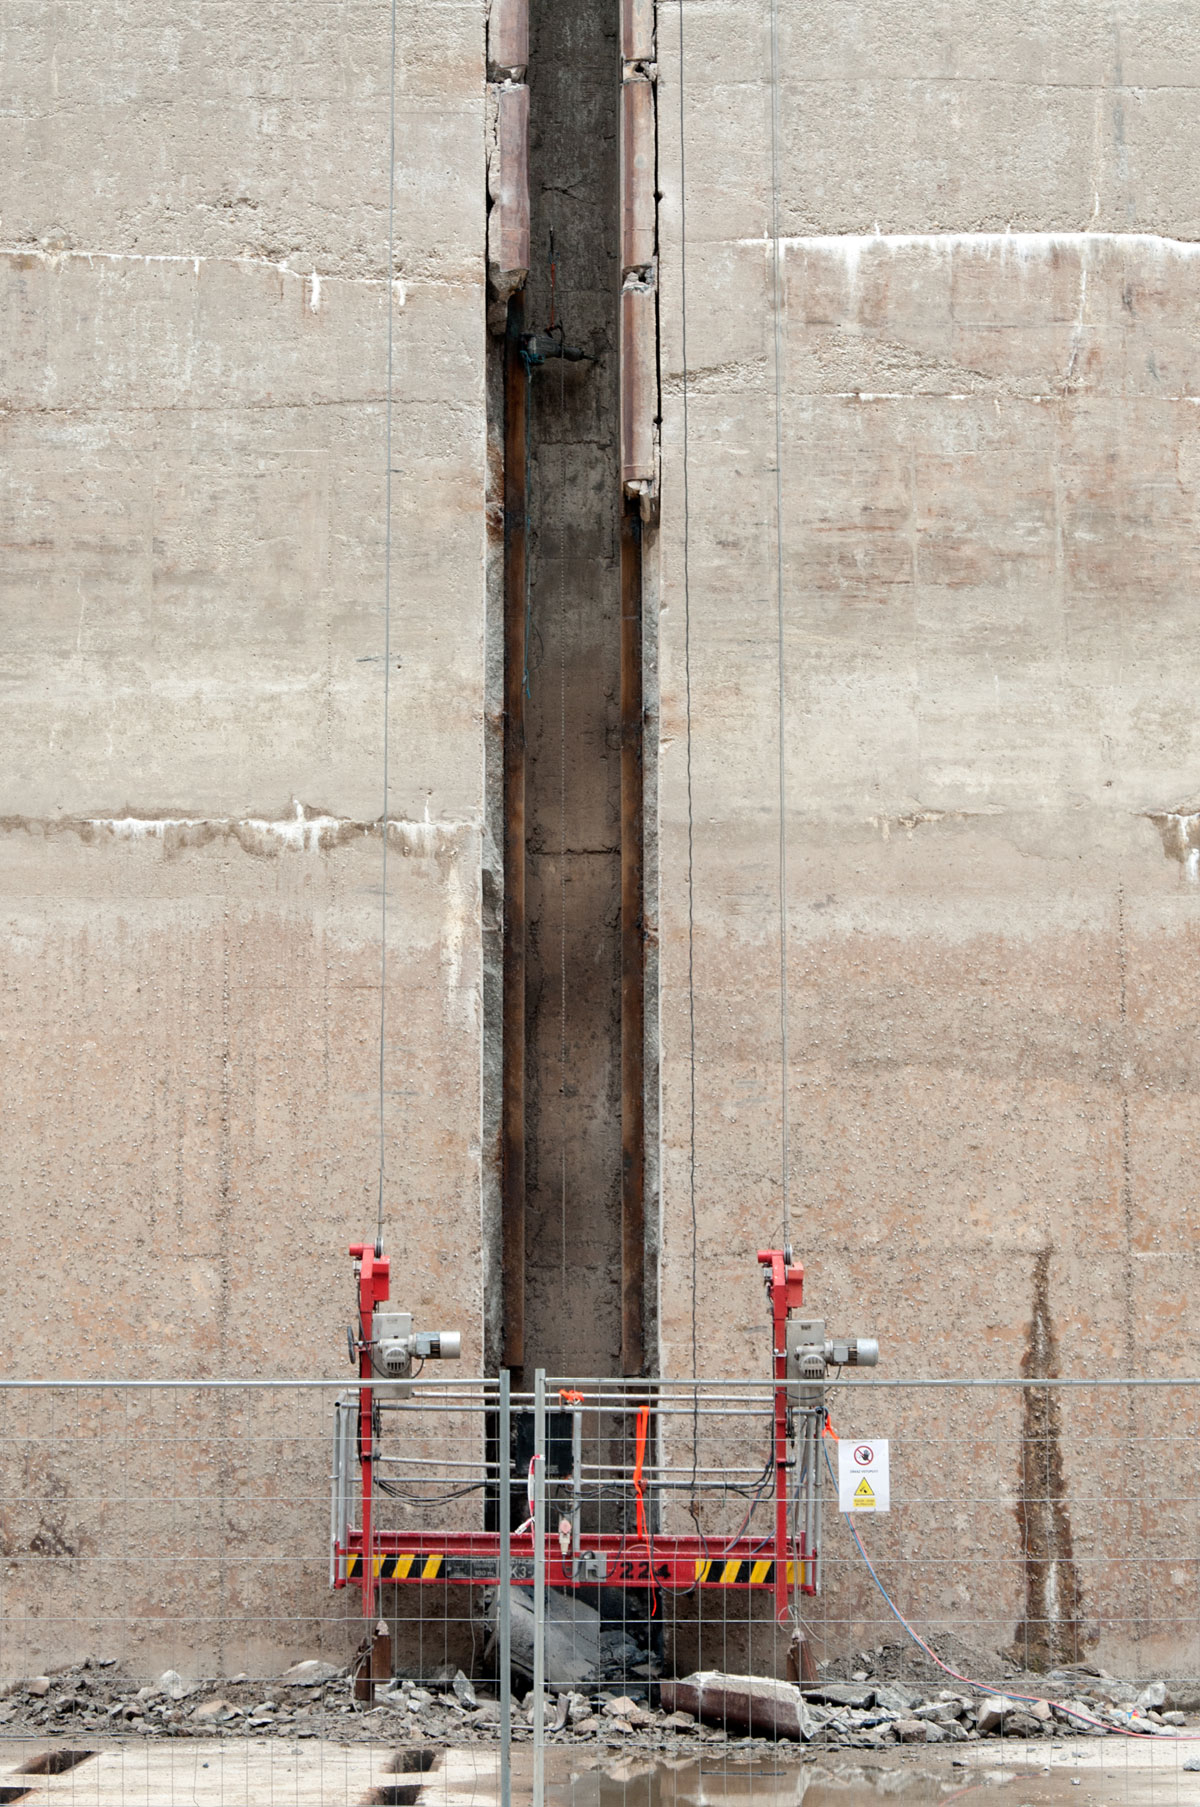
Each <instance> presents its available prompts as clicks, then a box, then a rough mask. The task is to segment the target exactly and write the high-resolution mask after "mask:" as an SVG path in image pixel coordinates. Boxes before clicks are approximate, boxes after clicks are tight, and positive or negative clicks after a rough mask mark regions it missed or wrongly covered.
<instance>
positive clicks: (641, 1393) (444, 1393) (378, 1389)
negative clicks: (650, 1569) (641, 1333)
mask: <svg viewBox="0 0 1200 1807" xmlns="http://www.w3.org/2000/svg"><path fill="white" fill-rule="evenodd" d="M432 1384H433V1385H434V1386H436V1387H437V1389H438V1390H437V1391H436V1392H429V1393H425V1392H423V1391H422V1382H421V1381H419V1380H416V1381H395V1380H384V1379H373V1380H369V1381H361V1382H360V1381H358V1380H323V1379H322V1380H2V1379H0V1393H20V1392H39V1391H41V1392H59V1393H96V1392H107V1393H120V1392H133V1391H137V1392H193V1393H196V1392H221V1391H229V1392H322V1391H324V1392H329V1391H334V1392H338V1393H344V1394H346V1395H348V1396H350V1397H356V1396H357V1395H358V1393H359V1392H360V1391H361V1390H363V1389H364V1388H365V1389H366V1390H368V1391H371V1392H374V1393H378V1394H380V1395H381V1397H382V1398H383V1399H384V1400H385V1401H386V1398H387V1395H388V1393H389V1392H390V1391H392V1390H393V1389H394V1388H396V1387H398V1386H403V1387H404V1388H405V1389H406V1391H407V1392H409V1393H411V1396H412V1404H413V1405H414V1406H418V1405H419V1406H421V1407H422V1408H423V1409H428V1408H429V1407H430V1406H438V1407H441V1408H443V1409H446V1410H466V1409H468V1408H469V1407H471V1406H472V1405H473V1404H476V1403H477V1402H478V1399H479V1397H480V1395H486V1394H490V1393H493V1392H497V1391H498V1390H499V1385H500V1383H499V1381H498V1380H496V1379H493V1378H489V1377H485V1378H482V1379H479V1380H474V1381H463V1382H461V1383H459V1384H460V1385H461V1387H462V1391H461V1392H455V1391H451V1390H449V1387H450V1386H452V1385H453V1384H454V1383H449V1385H448V1383H447V1382H445V1381H437V1382H434V1383H432ZM546 1384H547V1388H549V1387H550V1386H551V1385H552V1384H553V1385H555V1386H557V1385H559V1384H560V1383H559V1382H558V1381H557V1380H555V1381H554V1382H553V1383H551V1382H550V1381H547V1383H546ZM561 1384H562V1385H563V1386H566V1385H568V1384H571V1385H573V1386H575V1387H580V1386H585V1387H594V1388H596V1389H597V1391H596V1392H595V1393H594V1394H593V1395H590V1396H588V1397H586V1398H585V1400H584V1404H585V1405H591V1406H594V1407H595V1408H597V1409H611V1410H617V1409H622V1410H625V1409H629V1408H631V1407H633V1406H635V1405H649V1406H651V1407H652V1408H654V1409H655V1410H657V1411H658V1412H660V1414H661V1413H664V1412H665V1413H670V1414H671V1415H677V1416H678V1415H683V1414H681V1412H680V1408H679V1405H678V1402H676V1404H675V1406H674V1410H673V1411H672V1407H671V1405H670V1404H669V1403H668V1404H664V1402H663V1401H662V1400H661V1399H658V1400H656V1399H655V1398H653V1397H652V1396H651V1395H652V1392H653V1391H654V1390H662V1391H663V1392H668V1393H672V1392H673V1393H677V1394H678V1393H683V1394H684V1395H691V1394H692V1393H697V1394H700V1395H705V1394H706V1393H707V1392H708V1390H709V1389H710V1388H711V1389H713V1390H714V1391H718V1390H720V1391H725V1390H730V1391H732V1390H733V1389H735V1388H745V1389H753V1390H755V1391H756V1392H757V1393H758V1394H759V1395H760V1397H761V1399H762V1400H766V1399H768V1398H769V1397H770V1395H771V1394H772V1392H773V1391H774V1388H773V1386H772V1385H771V1383H770V1382H769V1381H764V1380H746V1381H741V1380H715V1381H704V1380H700V1381H691V1380H641V1381H638V1382H637V1384H636V1387H630V1388H629V1391H628V1392H622V1391H621V1384H622V1383H621V1382H620V1381H617V1380H611V1381H610V1380H608V1379H599V1380H597V1379H589V1380H584V1381H573V1382H570V1383H568V1382H567V1381H565V1380H564V1381H562V1382H561ZM785 1384H787V1385H789V1386H801V1385H810V1386H811V1385H813V1384H814V1383H812V1382H808V1383H805V1382H799V1381H790V1382H787V1383H785ZM815 1384H818V1385H820V1386H822V1387H823V1388H824V1389H825V1390H827V1391H830V1392H832V1391H833V1390H834V1388H838V1389H840V1390H841V1391H843V1392H844V1391H849V1390H852V1391H863V1390H869V1391H871V1392H881V1391H894V1390H895V1389H897V1388H908V1389H913V1388H924V1387H941V1388H948V1389H967V1388H980V1387H1200V1375H1194V1374H1185V1375H1162V1376H1160V1375H1096V1376H1090V1375H1083V1376H1074V1375H1053V1374H1051V1375H1046V1374H1030V1375H1018V1374H1007V1375H995V1376H991V1375H989V1376H973V1377H970V1378H965V1379H964V1378H956V1379H949V1380H947V1379H940V1378H930V1377H927V1376H922V1377H917V1378H904V1377H896V1378H888V1379H884V1378H880V1379H877V1380H875V1379H873V1380H848V1379H837V1378H833V1379H829V1380H826V1381H824V1382H820V1383H815ZM600 1389H608V1390H607V1391H601V1390H600ZM512 1399H513V1404H514V1406H517V1405H522V1406H523V1405H524V1404H525V1403H526V1402H527V1401H528V1402H529V1403H532V1400H533V1395H532V1394H531V1393H530V1394H525V1393H514V1394H513V1396H512ZM406 1403H408V1402H407V1401H406ZM726 1403H727V1404H728V1406H729V1408H730V1409H733V1407H734V1406H735V1405H737V1406H740V1405H744V1404H745V1403H746V1401H745V1400H744V1399H743V1398H738V1399H731V1400H729V1401H728V1402H726ZM751 1403H753V1401H751ZM710 1405H711V1399H710ZM552 1409H553V1410H559V1409H560V1408H559V1407H558V1406H553V1407H552Z"/></svg>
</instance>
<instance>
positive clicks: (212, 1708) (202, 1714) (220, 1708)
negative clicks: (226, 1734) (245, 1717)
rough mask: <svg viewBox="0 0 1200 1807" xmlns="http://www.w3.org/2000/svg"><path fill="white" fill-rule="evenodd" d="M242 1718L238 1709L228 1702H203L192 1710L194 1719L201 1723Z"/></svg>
mask: <svg viewBox="0 0 1200 1807" xmlns="http://www.w3.org/2000/svg"><path fill="white" fill-rule="evenodd" d="M238 1717H240V1715H239V1713H238V1709H237V1708H236V1707H235V1706H233V1705H231V1703H230V1702H229V1701H227V1700H221V1699H219V1698H218V1699H215V1700H202V1701H201V1702H200V1704H199V1706H195V1707H193V1708H192V1718H193V1719H199V1720H201V1721H208V1720H217V1721H218V1722H219V1721H220V1720H222V1719H234V1718H238Z"/></svg>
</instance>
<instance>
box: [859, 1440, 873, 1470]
mask: <svg viewBox="0 0 1200 1807" xmlns="http://www.w3.org/2000/svg"><path fill="white" fill-rule="evenodd" d="M854 1460H855V1461H856V1462H857V1463H858V1466H859V1467H860V1468H869V1467H870V1466H871V1464H872V1462H873V1461H874V1460H875V1451H874V1450H873V1449H872V1448H871V1445H870V1444H869V1443H860V1444H859V1446H858V1448H857V1449H856V1450H855V1452H854Z"/></svg>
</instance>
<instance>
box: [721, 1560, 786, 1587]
mask: <svg viewBox="0 0 1200 1807" xmlns="http://www.w3.org/2000/svg"><path fill="white" fill-rule="evenodd" d="M811 1566H812V1565H811V1563H807V1562H802V1563H800V1565H799V1568H800V1576H799V1580H800V1585H801V1586H802V1587H803V1586H805V1585H806V1584H807V1583H808V1582H809V1581H810V1580H811V1576H810V1574H809V1569H810V1568H811ZM796 1567H797V1565H796V1564H795V1563H794V1562H789V1563H788V1565H787V1580H788V1586H789V1587H793V1586H795V1583H796V1579H797V1577H796ZM696 1580H697V1581H698V1583H699V1584H700V1586H701V1587H769V1586H770V1585H771V1584H772V1582H773V1581H774V1580H775V1563H774V1562H773V1561H772V1560H770V1559H769V1558H760V1559H759V1560H757V1561H754V1562H738V1561H736V1560H735V1561H732V1562H722V1561H721V1560H720V1558H717V1559H716V1560H715V1561H711V1562H705V1561H697V1563H696Z"/></svg>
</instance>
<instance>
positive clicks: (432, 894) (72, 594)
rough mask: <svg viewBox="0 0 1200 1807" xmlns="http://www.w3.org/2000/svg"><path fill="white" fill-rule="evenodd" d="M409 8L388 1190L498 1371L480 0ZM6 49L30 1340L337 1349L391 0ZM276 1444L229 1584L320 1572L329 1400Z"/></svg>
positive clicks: (7, 1205)
mask: <svg viewBox="0 0 1200 1807" xmlns="http://www.w3.org/2000/svg"><path fill="white" fill-rule="evenodd" d="M399 32H400V42H399V45H398V84H397V136H396V142H397V161H398V170H397V185H396V228H397V245H396V274H397V281H396V284H395V288H394V292H393V297H392V299H393V303H394V322H395V369H394V395H395V400H396V406H395V422H394V434H393V466H394V473H395V474H394V478H393V520H392V603H393V623H392V645H393V650H394V654H395V665H394V669H393V671H392V674H391V689H392V740H391V758H392V766H391V797H390V812H391V816H392V819H393V824H394V826H393V828H392V831H391V832H392V857H391V860H390V866H389V884H390V888H391V897H392V901H391V914H390V918H389V920H390V925H391V935H390V965H389V1017H388V1038H387V1061H386V1074H387V1077H386V1086H387V1097H386V1110H385V1119H386V1129H387V1136H388V1145H389V1166H390V1184H389V1187H388V1195H387V1221H386V1232H385V1233H386V1237H387V1240H388V1242H389V1244H390V1246H391V1247H392V1249H393V1252H395V1253H397V1254H402V1260H401V1262H400V1264H399V1287H400V1288H402V1289H403V1297H404V1302H405V1304H406V1305H411V1308H412V1309H413V1311H414V1312H415V1313H418V1314H420V1315H421V1317H422V1318H423V1319H424V1321H425V1322H427V1323H428V1322H429V1321H430V1320H431V1319H433V1318H434V1317H436V1319H437V1320H438V1321H439V1322H445V1323H447V1324H453V1325H455V1326H458V1327H460V1328H461V1329H462V1331H463V1344H464V1359H465V1363H466V1365H467V1366H468V1367H469V1368H470V1369H472V1370H474V1369H476V1368H477V1365H478V1362H479V1360H480V1348H481V1339H480V1320H481V1293H482V1283H481V1272H480V1161H481V1153H482V1151H481V1148H480V1141H479V1091H480V1077H479V1074H480V1004H479V992H480V953H479V946H480V937H479V866H480V820H481V785H482V728H481V714H482V685H483V666H482V645H483V612H484V597H483V532H484V522H483V508H482V501H483V493H484V452H485V434H484V418H483V416H484V400H483V398H484V388H483V364H484V307H485V297H484V271H483V256H484V235H485V226H484V213H485V205H486V195H485V182H484V174H483V172H484V154H485V144H484V107H483V88H482V83H483V75H484V67H483V53H484V30H483V14H482V8H481V7H480V6H479V5H477V4H464V5H459V4H442V5H435V6H432V7H426V8H420V9H416V8H405V7H402V8H400V9H399ZM3 55H4V60H5V66H6V69H7V71H8V79H9V87H10V96H11V98H10V104H9V107H8V109H7V111H6V116H5V124H4V128H3V149H2V152H0V169H2V171H3V175H2V176H0V184H2V189H3V192H2V197H0V212H2V217H3V238H4V248H3V250H2V251H0V289H2V291H3V302H2V305H3V310H4V317H5V319H6V321H7V322H8V330H7V333H6V341H5V354H4V359H3V391H2V406H3V415H2V418H0V432H2V434H3V446H4V453H3V492H2V500H0V520H2V522H3V533H2V538H3V541H4V555H3V620H4V646H3V654H2V659H3V667H2V672H3V691H2V696H3V709H2V711H0V716H2V726H0V773H2V778H0V848H2V856H0V888H2V891H3V915H2V920H3V928H4V933H3V938H2V940H3V949H2V959H3V971H4V980H3V983H4V989H5V999H6V1010H5V1014H4V1023H3V1029H2V1038H3V1039H2V1044H0V1062H2V1072H3V1093H4V1098H5V1107H6V1108H5V1160H4V1173H3V1180H2V1182H0V1185H2V1187H3V1196H2V1202H0V1210H2V1212H3V1219H4V1224H5V1236H4V1242H3V1250H2V1254H0V1273H2V1275H3V1282H4V1287H5V1291H6V1294H7V1296H8V1298H9V1301H10V1306H11V1307H12V1309H11V1310H10V1313H9V1332H8V1337H7V1343H6V1353H5V1358H4V1364H5V1368H6V1370H7V1371H8V1372H9V1373H10V1374H11V1373H16V1374H30V1373H43V1374H45V1373H52V1372H66V1373H70V1374H73V1375H95V1374H105V1375H114V1374H121V1373H128V1372H130V1371H135V1372H139V1373H143V1374H145V1373H154V1374H159V1375H168V1374H169V1375H189V1374H212V1373H226V1374H229V1373H234V1374H238V1373H272V1374H292V1373H296V1372H302V1373H309V1374H312V1373H317V1374H320V1373H329V1372H333V1373H337V1372H338V1371H339V1369H340V1368H341V1367H342V1365H343V1364H344V1362H345V1341H344V1325H345V1323H346V1321H347V1319H348V1317H349V1315H350V1308H351V1303H352V1294H351V1285H350V1264H349V1261H348V1259H347V1256H346V1244H347V1242H348V1241H349V1240H351V1238H360V1237H362V1236H363V1235H364V1234H371V1233H373V1229H374V1221H375V1204H374V1199H375V1189H376V1180H375V1173H376V1162H377V1151H376V1133H377V1132H376V1113H377V1061H378V1021H379V1013H378V1002H379V999H378V988H379V964H380V962H379V928H380V915H379V902H380V893H379V886H380V865H381V859H380V855H381V841H380V834H379V820H380V811H381V806H382V758H381V756H382V683H381V679H382V647H383V612H382V611H383V596H384V552H385V545H384V490H385V468H386V462H387V461H386V455H385V438H384V426H385V422H384V412H385V410H384V398H385V394H386V328H387V302H388V295H387V268H388V260H387V212H388V208H387V200H388V195H387V151H388V19H387V13H386V9H385V11H384V12H382V13H381V12H379V11H378V10H377V9H370V8H365V7H357V8H354V7H352V8H351V9H349V11H346V10H342V11H339V12H338V13H337V14H336V16H327V15H326V13H325V12H324V11H323V10H322V9H320V8H315V9H314V8H304V7H300V8H297V7H294V6H269V7H267V8H266V9H265V10H264V9H262V8H257V9H248V8H246V7H244V6H233V7H227V8H223V9H217V10H216V11H215V12H214V11H213V10H212V9H207V10H205V11H204V13H203V16H201V15H200V14H199V13H197V14H195V16H194V17H193V16H191V15H189V16H186V17H184V16H180V17H178V18H173V19H171V20H164V19H163V18H162V16H161V15H160V14H159V13H157V12H155V11H153V10H151V9H146V8H142V9H141V10H140V11H139V10H138V9H136V8H135V9H133V10H132V11H130V10H129V9H125V10H124V11H123V12H122V14H121V16H120V18H115V17H114V16H113V14H112V13H111V10H106V9H102V8H89V7H83V8H76V9H73V10H72V11H71V12H70V13H69V14H62V13H59V14H53V13H48V12H46V11H45V9H43V8H38V7H32V6H20V5H18V6H14V7H10V8H8V9H7V11H6V13H5V19H4V27H3ZM17 1302H20V1303H19V1307H18V1303H17ZM67 1429H68V1431H70V1430H71V1427H70V1426H68V1427H67ZM297 1463H298V1468H297V1470H296V1471H295V1488H296V1494H297V1501H298V1503H297V1506H296V1508H295V1509H294V1510H292V1509H289V1511H288V1515H287V1523H288V1531H287V1539H288V1543H289V1547H295V1548H297V1549H299V1548H301V1547H305V1548H308V1549H309V1550H310V1551H311V1553H312V1554H313V1556H314V1557H315V1558H316V1560H315V1561H314V1563H313V1564H312V1566H311V1568H310V1569H308V1570H306V1572H305V1574H304V1576H303V1577H302V1578H301V1579H299V1580H297V1579H296V1578H295V1577H293V1578H292V1581H291V1582H289V1583H288V1584H287V1585H285V1586H284V1588H283V1591H282V1594H280V1595H278V1596H276V1595H274V1594H272V1592H271V1590H272V1588H273V1587H274V1585H275V1581H274V1577H273V1575H272V1574H271V1572H270V1569H269V1567H263V1566H262V1565H261V1564H260V1565H259V1566H258V1567H257V1568H256V1570H255V1571H254V1572H253V1573H252V1574H251V1576H250V1578H249V1579H248V1580H246V1581H245V1584H244V1585H243V1584H242V1582H241V1581H240V1580H239V1588H238V1591H237V1604H236V1609H235V1608H233V1607H231V1608H230V1610H231V1611H232V1612H233V1613H234V1616H235V1617H237V1616H238V1615H239V1614H244V1615H248V1616H249V1617H250V1618H253V1614H254V1612H255V1610H257V1608H261V1607H262V1606H263V1604H264V1603H265V1602H266V1600H267V1599H271V1600H273V1601H274V1602H275V1604H278V1601H279V1599H284V1600H286V1602H287V1607H286V1610H287V1611H289V1612H294V1613H296V1614H299V1615H300V1616H301V1617H303V1616H304V1614H306V1613H307V1614H308V1615H310V1616H313V1615H315V1616H319V1617H329V1616H330V1615H331V1614H332V1615H333V1616H334V1617H336V1616H338V1615H339V1614H340V1612H341V1602H340V1601H339V1602H338V1603H336V1604H335V1603H332V1602H331V1601H330V1599H329V1596H328V1595H327V1593H326V1592H325V1581H324V1577H323V1575H322V1573H321V1570H322V1568H323V1551H324V1543H325V1524H326V1513H327V1504H326V1502H325V1500H324V1498H323V1495H324V1491H325V1485H326V1483H325V1479H324V1476H325V1473H326V1463H327V1452H326V1451H325V1449H324V1447H323V1440H322V1445H321V1446H317V1445H313V1446H311V1447H308V1446H306V1447H305V1449H304V1450H303V1452H302V1453H301V1454H300V1455H298V1456H297ZM62 1468H63V1473H64V1474H65V1475H66V1477H67V1482H66V1484H67V1486H68V1488H69V1489H72V1488H77V1489H78V1490H79V1491H80V1494H81V1496H83V1495H86V1494H87V1491H88V1475H87V1470H86V1464H82V1465H76V1464H74V1463H73V1462H71V1461H69V1460H68V1459H67V1456H66V1455H64V1456H63V1457H62ZM314 1477H316V1478H315V1479H314ZM310 1480H313V1485H312V1486H309V1485H308V1482H309V1481H310ZM318 1482H319V1484H318ZM68 1504H69V1501H68ZM81 1510H82V1508H81ZM76 1516H78V1514H76ZM84 1518H85V1520H86V1514H84ZM254 1530H255V1537H256V1539H257V1538H259V1537H260V1536H261V1535H265V1533H264V1528H263V1524H262V1522H261V1520H258V1519H256V1520H255V1525H254ZM90 1534H91V1535H93V1538H94V1539H99V1538H100V1537H101V1536H102V1527H99V1526H96V1527H93V1530H92V1532H91V1533H90ZM274 1535H275V1536H278V1535H279V1527H278V1526H276V1527H275V1531H274ZM92 1547H97V1545H96V1544H95V1542H93V1546H92ZM17 1553H18V1554H19V1551H18V1552H17ZM239 1560H240V1558H239ZM18 1587H19V1583H13V1595H14V1597H13V1599H12V1602H11V1604H12V1613H13V1614H16V1613H18V1612H19V1609H20V1601H19V1600H18V1599H17V1598H16V1597H15V1595H16V1592H17V1590H18ZM256 1590H257V1592H256ZM305 1590H307V1591H305ZM256 1603H257V1607H256ZM242 1630H243V1632H245V1626H244V1625H243V1627H242ZM238 1635H239V1636H240V1635H241V1633H239V1634H238ZM245 1635H246V1636H247V1637H249V1638H250V1639H251V1641H253V1639H254V1637H258V1638H259V1639H260V1642H261V1638H262V1637H264V1636H265V1637H267V1638H269V1637H270V1636H271V1635H272V1634H271V1632H270V1630H269V1629H268V1630H267V1631H266V1632H264V1631H263V1629H262V1624H261V1622H260V1624H259V1625H258V1627H257V1629H254V1628H252V1629H251V1630H250V1631H248V1632H245ZM280 1635H281V1636H285V1637H286V1635H287V1634H286V1633H284V1632H282V1631H281V1633H280ZM203 1636H204V1633H203V1631H201V1632H198V1633H197V1638H198V1640H200V1641H202V1640H203ZM302 1654H303V1653H302Z"/></svg>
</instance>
